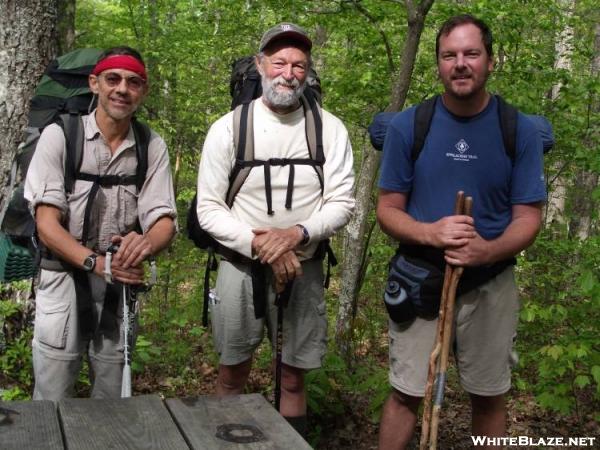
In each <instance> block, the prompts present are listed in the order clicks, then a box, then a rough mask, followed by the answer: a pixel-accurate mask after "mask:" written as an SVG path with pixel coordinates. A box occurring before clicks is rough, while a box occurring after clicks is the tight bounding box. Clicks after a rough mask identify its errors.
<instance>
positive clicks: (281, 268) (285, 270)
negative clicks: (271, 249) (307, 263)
mask: <svg viewBox="0 0 600 450" xmlns="http://www.w3.org/2000/svg"><path fill="white" fill-rule="evenodd" d="M271 269H272V270H273V276H274V278H275V292H277V293H280V292H282V291H283V288H285V285H286V283H287V282H288V281H292V280H293V279H295V278H296V277H299V276H301V275H302V265H301V264H300V261H299V260H298V257H297V256H296V254H295V253H294V252H293V251H291V250H288V251H287V252H285V253H284V254H283V255H281V257H279V258H277V259H276V260H275V261H273V263H271Z"/></svg>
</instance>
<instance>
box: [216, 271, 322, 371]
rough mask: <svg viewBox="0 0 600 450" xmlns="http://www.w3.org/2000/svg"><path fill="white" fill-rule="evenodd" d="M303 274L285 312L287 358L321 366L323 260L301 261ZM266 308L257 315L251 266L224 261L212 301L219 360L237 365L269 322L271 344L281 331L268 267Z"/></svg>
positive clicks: (294, 364)
mask: <svg viewBox="0 0 600 450" xmlns="http://www.w3.org/2000/svg"><path fill="white" fill-rule="evenodd" d="M302 271H303V275H302V276H300V277H298V278H296V280H295V281H294V286H293V289H292V294H291V297H290V300H289V303H288V306H287V307H286V308H285V309H284V313H283V354H282V359H283V362H284V363H285V364H287V365H289V366H292V367H297V368H300V369H315V368H318V367H321V362H322V359H323V357H324V356H325V352H326V351H327V316H326V310H325V300H324V298H323V264H322V261H321V260H312V261H304V262H302ZM266 278H267V279H266V283H267V286H269V288H268V289H267V312H266V314H265V317H263V318H260V319H256V318H255V317H254V304H253V296H252V277H251V275H250V266H249V265H245V264H233V263H231V262H228V261H221V263H220V264H219V273H218V276H217V288H216V298H215V301H214V302H211V306H210V309H211V321H212V330H213V339H214V343H215V348H216V350H217V352H218V353H219V355H220V363H221V364H224V365H234V364H239V363H241V362H244V361H247V360H249V359H250V358H251V357H252V354H253V353H254V350H256V348H257V347H258V346H259V345H260V343H261V341H262V339H263V334H264V328H265V325H266V327H267V330H268V332H269V339H270V340H271V343H272V345H273V343H274V342H275V336H276V333H277V307H276V306H275V305H274V301H275V292H274V290H273V287H272V286H273V282H272V273H271V272H270V271H267V277H266Z"/></svg>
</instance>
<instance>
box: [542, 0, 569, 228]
mask: <svg viewBox="0 0 600 450" xmlns="http://www.w3.org/2000/svg"><path fill="white" fill-rule="evenodd" d="M561 6H562V9H563V10H564V11H565V16H566V18H567V20H569V19H570V18H571V16H572V14H573V8H574V0H561ZM554 49H555V52H556V60H555V62H554V69H555V70H556V69H564V70H571V57H572V54H573V27H571V25H570V24H569V23H567V25H566V26H565V27H564V28H563V29H562V31H561V32H560V34H559V35H558V37H557V40H556V44H555V46H554ZM561 87H562V85H561V83H557V84H555V85H554V86H553V87H552V92H551V98H552V100H556V98H557V97H558V96H559V94H560V89H561ZM562 164H563V162H562V161H556V162H555V163H554V167H553V169H554V172H555V173H557V175H556V176H555V177H554V178H553V179H552V180H551V181H552V182H551V183H550V184H549V186H548V202H547V203H546V217H545V220H544V222H545V223H546V224H547V225H555V226H558V227H559V228H562V227H563V226H564V225H565V223H566V220H565V200H566V198H567V180H566V178H565V177H564V176H563V175H561V168H562Z"/></svg>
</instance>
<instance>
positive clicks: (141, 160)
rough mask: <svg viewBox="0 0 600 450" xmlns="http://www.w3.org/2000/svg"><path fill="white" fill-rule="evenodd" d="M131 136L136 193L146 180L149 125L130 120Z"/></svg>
mask: <svg viewBox="0 0 600 450" xmlns="http://www.w3.org/2000/svg"><path fill="white" fill-rule="evenodd" d="M131 127H132V128H133V136H134V137H135V154H136V156H137V168H136V171H135V176H136V182H135V185H136V187H137V190H138V194H139V192H140V190H141V189H142V186H143V185H144V182H145V181H146V174H147V173H148V146H149V145H150V127H148V125H146V124H145V123H143V122H140V121H139V120H137V119H136V118H134V119H133V121H132V122H131Z"/></svg>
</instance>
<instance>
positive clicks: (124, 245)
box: [94, 231, 153, 285]
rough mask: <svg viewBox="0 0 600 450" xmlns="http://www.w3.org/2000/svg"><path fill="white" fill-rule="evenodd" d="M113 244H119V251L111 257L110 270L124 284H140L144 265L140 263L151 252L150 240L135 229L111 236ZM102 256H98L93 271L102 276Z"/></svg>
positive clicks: (103, 260)
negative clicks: (123, 234)
mask: <svg viewBox="0 0 600 450" xmlns="http://www.w3.org/2000/svg"><path fill="white" fill-rule="evenodd" d="M111 242H112V243H113V244H117V245H119V251H118V252H117V253H115V254H114V255H113V257H112V262H111V265H110V270H111V272H112V276H113V278H114V279H116V280H117V281H120V282H121V283H124V284H134V285H138V284H142V283H143V282H144V266H143V265H142V263H143V262H144V260H145V259H146V258H148V257H150V256H151V255H152V253H153V251H152V244H151V243H150V240H149V239H148V238H147V237H146V236H145V235H143V234H138V233H136V232H135V231H132V232H130V233H129V234H127V235H125V236H113V237H112V239H111ZM105 261H106V259H105V257H104V256H100V257H98V260H97V262H96V268H95V269H94V272H95V273H96V274H97V275H99V276H104V265H105V263H106V262H105Z"/></svg>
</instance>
